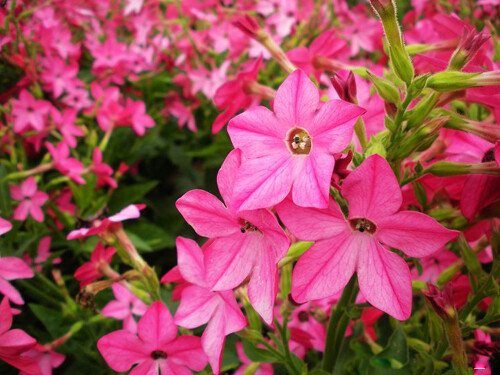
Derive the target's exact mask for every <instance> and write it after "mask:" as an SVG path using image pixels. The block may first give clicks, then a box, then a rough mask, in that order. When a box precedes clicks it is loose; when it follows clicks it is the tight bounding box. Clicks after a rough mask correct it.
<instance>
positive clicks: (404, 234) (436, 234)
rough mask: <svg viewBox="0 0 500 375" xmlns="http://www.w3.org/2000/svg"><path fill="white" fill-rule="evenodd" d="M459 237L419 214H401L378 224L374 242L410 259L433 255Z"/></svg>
mask: <svg viewBox="0 0 500 375" xmlns="http://www.w3.org/2000/svg"><path fill="white" fill-rule="evenodd" d="M458 234H459V232H457V231H454V230H449V229H446V228H445V227H443V226H442V225H441V224H440V223H438V222H437V221H436V220H434V219H433V218H432V217H430V216H428V215H426V214H423V213H421V212H414V211H401V212H398V213H396V214H394V215H391V216H387V217H385V218H379V219H378V220H377V232H376V238H377V239H378V240H379V241H381V242H382V243H384V244H385V245H387V246H390V247H393V248H395V249H398V250H401V251H403V252H404V253H405V254H406V255H408V256H411V257H417V258H420V257H425V256H428V255H430V254H432V253H435V252H436V251H438V250H439V249H441V248H442V247H443V246H444V245H445V244H446V243H447V242H448V241H451V240H452V239H454V238H455V237H457V235H458Z"/></svg>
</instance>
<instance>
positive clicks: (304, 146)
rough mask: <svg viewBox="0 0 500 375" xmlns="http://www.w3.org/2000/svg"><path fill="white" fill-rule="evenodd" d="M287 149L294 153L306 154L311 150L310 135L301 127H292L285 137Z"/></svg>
mask: <svg viewBox="0 0 500 375" xmlns="http://www.w3.org/2000/svg"><path fill="white" fill-rule="evenodd" d="M286 144H287V146H288V149H289V150H290V152H291V153H292V154H295V155H308V154H309V153H310V152H311V146H312V142H311V136H310V135H309V133H308V132H307V131H305V130H304V129H302V128H293V129H292V130H290V132H289V133H288V137H287V139H286Z"/></svg>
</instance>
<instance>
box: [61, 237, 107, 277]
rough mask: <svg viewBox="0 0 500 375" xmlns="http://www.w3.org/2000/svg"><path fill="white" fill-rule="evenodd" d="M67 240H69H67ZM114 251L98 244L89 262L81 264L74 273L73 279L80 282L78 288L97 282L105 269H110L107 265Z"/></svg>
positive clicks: (104, 272)
mask: <svg viewBox="0 0 500 375" xmlns="http://www.w3.org/2000/svg"><path fill="white" fill-rule="evenodd" d="M68 239H69V238H68ZM115 252H116V249H115V248H114V247H108V248H106V247H104V245H103V244H102V242H99V243H98V244H97V245H96V247H95V249H94V251H93V252H92V255H90V261H88V262H86V263H84V264H82V265H81V266H80V267H78V269H77V270H76V271H75V275H74V276H75V278H76V279H77V280H78V281H80V286H81V287H84V286H85V285H87V284H90V283H91V282H93V281H96V280H99V279H100V278H101V277H103V276H104V275H105V274H106V271H107V269H111V268H110V267H109V264H110V263H111V260H112V259H113V255H114V254H115Z"/></svg>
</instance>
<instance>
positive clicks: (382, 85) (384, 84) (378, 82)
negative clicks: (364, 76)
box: [368, 72, 401, 104]
mask: <svg viewBox="0 0 500 375" xmlns="http://www.w3.org/2000/svg"><path fill="white" fill-rule="evenodd" d="M368 79H369V80H370V81H371V82H372V83H373V85H374V86H375V89H376V90H377V92H378V94H379V95H380V97H381V98H382V99H384V100H385V101H386V102H389V103H395V104H397V103H399V102H400V100H401V96H400V94H399V92H398V89H397V88H396V87H395V86H394V85H393V84H392V83H391V82H390V81H389V80H387V79H385V78H382V77H379V76H376V75H374V74H372V73H370V72H368Z"/></svg>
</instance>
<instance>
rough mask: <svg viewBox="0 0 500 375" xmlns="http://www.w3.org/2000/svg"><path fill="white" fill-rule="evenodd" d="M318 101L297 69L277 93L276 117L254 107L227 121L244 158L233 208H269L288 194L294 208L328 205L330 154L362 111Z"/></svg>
mask: <svg viewBox="0 0 500 375" xmlns="http://www.w3.org/2000/svg"><path fill="white" fill-rule="evenodd" d="M319 98H320V96H319V92H318V89H317V88H316V86H315V85H314V84H313V83H312V82H311V80H310V79H309V78H308V77H307V76H306V74H305V73H304V72H303V71H302V70H297V71H295V72H293V73H292V74H290V75H289V76H288V78H287V79H286V80H285V81H284V82H283V84H282V85H281V86H280V88H279V89H278V92H277V94H276V99H275V101H274V111H275V112H274V113H273V112H271V111H270V110H269V109H267V108H265V107H262V106H259V107H254V108H250V109H249V110H247V111H246V112H244V113H242V114H240V115H238V116H236V117H235V118H233V119H232V120H231V121H230V122H229V125H228V132H229V136H230V137H231V141H232V142H233V145H234V147H235V148H240V149H241V151H242V153H243V156H244V158H243V160H242V163H241V168H240V169H239V170H238V175H237V178H236V183H235V186H234V206H235V208H236V209H239V210H249V209H256V208H263V207H271V206H273V205H275V204H277V203H279V202H281V201H282V200H283V199H285V197H286V196H287V195H288V194H289V193H290V192H291V193H292V199H293V201H294V203H295V204H296V205H298V206H301V207H318V208H325V207H327V206H328V194H329V188H330V179H331V176H332V172H333V167H334V164H335V158H334V156H333V154H334V153H338V152H341V151H342V150H344V149H345V148H346V147H347V146H348V145H349V142H350V141H351V138H352V132H353V126H354V123H355V122H356V119H357V118H358V117H359V116H361V115H362V114H363V113H364V110H363V109H362V108H360V107H358V106H356V105H354V104H350V103H347V102H343V101H340V100H331V101H328V102H326V103H323V104H322V105H321V106H320V101H319ZM318 108H319V110H318Z"/></svg>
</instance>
